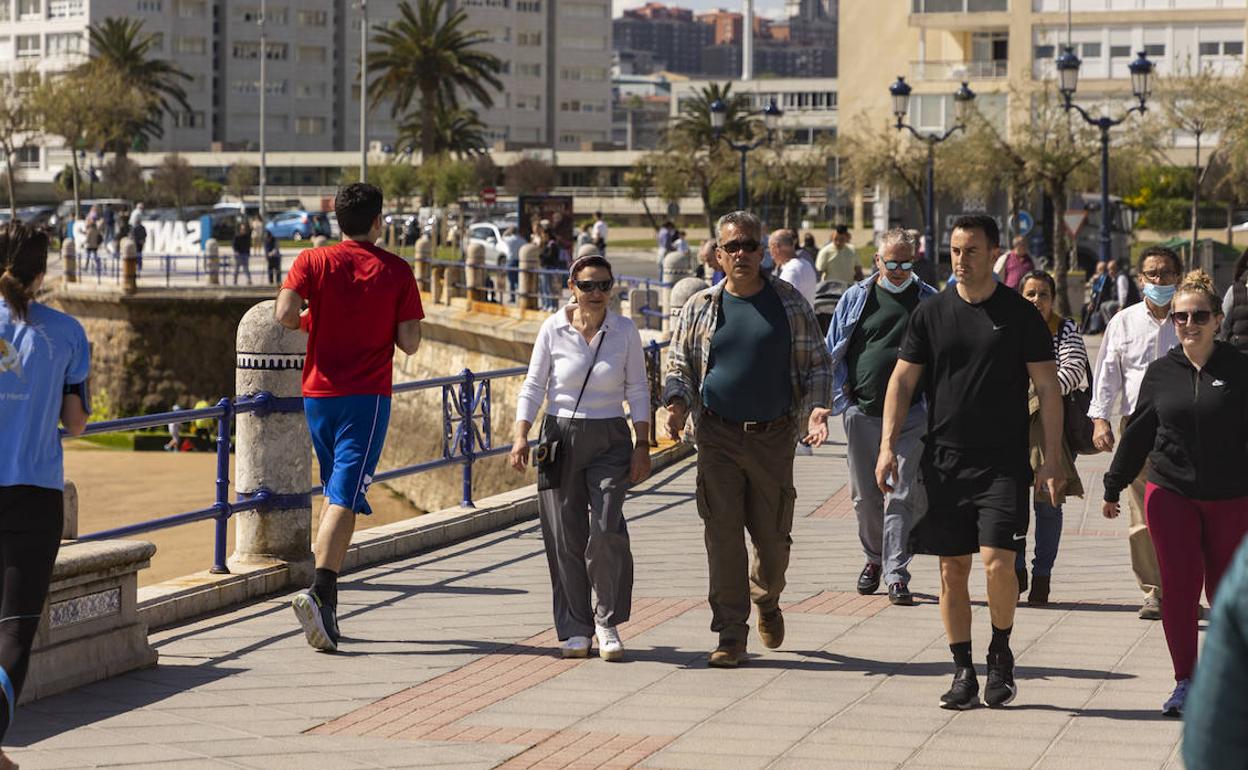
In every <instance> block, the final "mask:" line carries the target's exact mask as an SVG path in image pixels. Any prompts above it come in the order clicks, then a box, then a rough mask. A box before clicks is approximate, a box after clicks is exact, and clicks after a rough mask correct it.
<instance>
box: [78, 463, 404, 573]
mask: <svg viewBox="0 0 1248 770" xmlns="http://www.w3.org/2000/svg"><path fill="white" fill-rule="evenodd" d="M65 447H66V452H65V478H67V479H69V480H71V481H73V482H74V484H76V485H77V487H78V499H79V509H78V532H79V533H80V534H84V535H85V534H89V533H91V532H98V531H100V530H103V529H111V528H113V527H120V526H123V525H125V524H136V523H138V522H142V521H149V520H151V519H154V518H157V517H159V516H168V515H170V514H174V513H182V512H183V511H192V510H196V509H199V508H206V507H208V506H210V505H212V502H213V500H214V495H215V483H216V465H217V458H216V455H215V454H213V453H210V452H177V453H172V452H130V451H124V450H116V449H101V448H96V447H93V446H91V445H89V444H83V443H80V442H67V443H66V444H65ZM232 460H233V458H231V476H232V475H233V468H232ZM317 472H318V471H317V468H316V461H315V460H313V463H312V473H313V476H316V474H317ZM318 482H319V479H318V481H311V482H309V486H311V484H313V483H318ZM232 493H233V490H231V494H232ZM368 501H369V504H370V505H371V506H372V507H373V515H372V516H367V517H364V516H361V517H359V527H360V528H366V527H370V526H374V527H375V526H378V525H380V524H388V523H390V522H394V521H400V520H402V519H407V518H410V517H412V516H417V515H419V514H420V513H421V511H420V509H418V508H416V507H415V506H413V505H412V504H411V503H409V502H408V501H407V500H406V499H405V498H402V497H399V496H398V495H396V494H394V493H393V492H391V491H389V490H388V489H386V488H385V487H382V486H377V487H374V488H373V489H372V490H371V491H370V492H369V495H368ZM320 504H321V498H319V497H318V498H316V499H315V500H313V505H314V508H313V514H312V515H313V528H314V531H315V526H316V520H317V519H318V518H319V515H318V514H319V506H320ZM213 530H214V522H212V521H202V522H196V523H194V524H186V525H183V526H180V527H173V528H171V529H164V530H159V531H157V532H149V533H146V534H143V535H135V536H134V538H133V539H136V540H148V541H151V542H153V543H155V544H156V556H154V557H153V558H152V566H151V567H150V568H148V569H146V570H143V571H142V572H140V573H139V584H140V585H147V584H149V583H157V582H160V581H162V580H167V579H169V578H174V577H178V576H180V575H186V574H189V573H191V572H197V571H199V570H205V569H208V568H209V567H211V566H212V548H213ZM229 534H230V538H229V544H228V547H227V549H226V552H227V554H230V553H233V552H234V523H233V522H230V529H229Z"/></svg>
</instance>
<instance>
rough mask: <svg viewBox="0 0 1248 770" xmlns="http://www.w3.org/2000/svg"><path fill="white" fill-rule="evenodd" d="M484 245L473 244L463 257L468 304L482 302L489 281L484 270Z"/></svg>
mask: <svg viewBox="0 0 1248 770" xmlns="http://www.w3.org/2000/svg"><path fill="white" fill-rule="evenodd" d="M484 265H485V244H482V243H474V244H472V245H471V246H469V247H468V253H467V254H465V255H464V285H465V286H467V287H468V290H467V293H468V301H469V302H484V301H485V293H486V289H487V287H488V286H489V279H488V278H487V277H486V273H485V270H483V269H482V267H483V266H484Z"/></svg>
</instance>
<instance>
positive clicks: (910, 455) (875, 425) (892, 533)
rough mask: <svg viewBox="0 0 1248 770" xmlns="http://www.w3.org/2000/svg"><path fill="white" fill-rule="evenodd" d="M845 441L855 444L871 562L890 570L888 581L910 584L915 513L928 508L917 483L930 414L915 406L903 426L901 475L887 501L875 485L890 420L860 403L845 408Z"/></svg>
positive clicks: (853, 490)
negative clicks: (908, 541) (909, 546)
mask: <svg viewBox="0 0 1248 770" xmlns="http://www.w3.org/2000/svg"><path fill="white" fill-rule="evenodd" d="M844 419H845V437H846V441H847V442H848V444H849V447H848V449H847V450H846V453H845V454H846V457H847V458H848V459H849V491H850V495H851V496H852V498H853V501H854V514H855V515H856V516H857V517H858V539H859V540H860V541H861V542H862V552H863V553H864V554H865V555H866V557H867V561H868V562H870V563H872V564H879V565H881V566H882V567H883V568H884V583H885V585H892V584H893V583H909V582H910V570H909V569H908V567H909V565H910V558H911V556H912V554H911V553H910V552H909V551H907V550H906V539H907V538H909V537H910V526H911V525H912V524H913V523H914V512H915V510H916V509H917V508H920V507H921V506H923V505H924V504H925V503H924V494H923V485H922V484H919V483H917V477H918V473H919V457H920V456H921V455H922V454H923V433H924V431H925V429H926V427H927V410H926V409H924V408H923V407H921V406H911V407H910V411H909V413H907V414H906V421H905V422H904V423H902V426H901V438H900V440H898V442H897V475H898V476H899V478H898V479H897V480H896V481H895V482H894V484H893V493H892V494H890V495H889V496H888V500H887V501H886V500H885V499H884V493H883V492H881V491H880V488H879V486H878V485H877V484H876V482H875V464H876V461H877V460H879V457H880V438H881V435H882V434H883V432H884V420H883V418H880V417H872V416H870V415H868V414H866V413H864V412H863V411H862V410H861V409H859V408H858V407H857V406H856V405H855V406H851V407H850V408H849V409H847V410H845V418H844Z"/></svg>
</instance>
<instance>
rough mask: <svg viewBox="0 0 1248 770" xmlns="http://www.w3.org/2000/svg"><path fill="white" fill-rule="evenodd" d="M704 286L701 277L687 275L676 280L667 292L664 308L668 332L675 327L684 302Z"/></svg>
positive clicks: (705, 285)
mask: <svg viewBox="0 0 1248 770" xmlns="http://www.w3.org/2000/svg"><path fill="white" fill-rule="evenodd" d="M706 287H707V283H706V281H704V280H702V279H701V278H694V277H692V276H689V277H686V278H681V279H680V280H679V281H677V282H676V285H675V286H673V287H672V288H671V290H669V291H668V292H667V297H666V304H665V305H664V310H666V311H667V319H666V320H667V332H668V334H670V333H671V331H672V330H673V329H675V328H676V322H677V321H678V320H680V312H681V310H683V309H684V307H685V303H686V302H688V301H689V298H690V297H692V296H693V295H694V294H697V293H698V292H700V291H702V290H703V289H705V288H706Z"/></svg>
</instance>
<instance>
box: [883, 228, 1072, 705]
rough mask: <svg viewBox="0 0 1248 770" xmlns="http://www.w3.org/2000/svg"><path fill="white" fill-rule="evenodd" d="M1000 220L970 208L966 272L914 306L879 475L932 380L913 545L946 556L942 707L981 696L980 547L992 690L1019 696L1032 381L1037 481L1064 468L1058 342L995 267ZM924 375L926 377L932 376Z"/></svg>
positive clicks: (891, 461)
mask: <svg viewBox="0 0 1248 770" xmlns="http://www.w3.org/2000/svg"><path fill="white" fill-rule="evenodd" d="M999 242H1000V234H999V232H998V229H997V224H996V222H995V221H994V220H993V219H992V218H991V217H987V216H979V215H973V216H965V217H960V218H959V219H958V220H957V221H956V222H954V225H953V232H952V234H951V236H950V254H951V256H952V257H953V270H954V274H955V275H956V276H957V281H958V282H957V286H956V288H955V290H954V291H946V292H942V293H941V294H940V295H939V296H937V297H935V298H933V299H931V300H929V301H927V302H924V303H921V304H920V305H919V306H918V307H917V308H916V309H915V311H914V313H913V314H912V315H911V316H910V324H909V327H908V328H907V330H906V336H905V338H904V339H903V340H902V343H901V348H900V350H899V351H898V362H897V366H896V368H895V369H894V370H893V375H892V377H891V379H890V380H889V384H888V394H887V396H886V397H885V404H884V437H883V439H882V441H881V444H880V459H879V463H878V464H877V466H876V480H877V482H878V483H879V485H880V488H881V489H882V490H884V491H886V492H887V491H891V489H892V479H893V478H894V477H895V476H896V473H897V459H896V454H895V452H896V448H897V444H898V437H899V434H900V432H901V426H902V422H903V420H904V418H905V415H906V410H907V408H908V407H909V405H910V402H911V399H912V398H913V394H914V391H915V389H916V388H917V387H918V386H919V383H920V381H923V382H924V388H925V395H926V396H927V402H928V430H927V435H926V437H925V438H924V452H923V458H922V460H921V462H920V469H921V470H920V473H921V474H922V476H923V481H924V485H925V487H926V491H927V498H928V508H927V513H926V515H925V516H924V517H923V518H922V519H920V520H919V521H918V522H916V523H915V525H914V529H913V530H912V532H911V541H910V545H911V549H912V550H913V551H914V552H915V553H929V554H935V555H937V556H939V557H940V578H941V591H940V613H941V617H942V619H943V620H944V623H945V633H946V634H947V635H948V637H949V649H950V650H951V651H952V652H953V659H954V665H955V669H956V670H955V673H954V678H953V686H952V687H951V688H950V689H949V691H948V692H946V693H945V694H944V695H943V696H941V699H940V705H941V707H942V708H952V709H965V708H970V707H972V706H974V705H976V704H977V703H978V702H979V682H978V680H977V679H976V678H975V668H974V664H973V662H972V658H971V601H970V594H969V592H968V588H967V582H968V580H969V578H970V573H971V554H973V553H975V552H976V551H978V552H979V554H980V557H981V558H982V560H983V562H984V570H985V572H986V575H987V579H988V609H989V612H990V614H991V617H992V644H991V645H990V646H989V648H988V682H987V685H986V686H985V688H984V700H985V701H986V702H987V704H988V705H989V706H1004V705H1005V704H1007V703H1009V702H1010V701H1012V700H1013V699H1014V696H1015V694H1016V693H1017V687H1016V686H1015V684H1014V656H1013V653H1011V652H1010V631H1011V630H1013V626H1014V609H1015V606H1016V605H1017V603H1018V579H1017V577H1015V573H1014V558H1015V552H1016V551H1017V550H1019V549H1020V548H1022V547H1023V546H1024V545H1025V543H1026V539H1027V524H1028V515H1027V493H1028V486H1029V485H1030V483H1031V481H1032V474H1031V467H1030V464H1029V451H1028V409H1027V402H1028V381H1030V382H1031V384H1033V385H1034V386H1035V389H1036V395H1037V396H1038V397H1039V399H1040V416H1041V422H1042V424H1043V427H1044V435H1045V436H1046V444H1047V446H1046V447H1045V452H1044V457H1045V458H1046V459H1045V464H1044V465H1042V466H1041V467H1040V468H1039V470H1037V472H1036V474H1035V482H1036V485H1037V487H1040V486H1047V488H1048V489H1049V492H1050V494H1051V495H1054V496H1056V493H1057V491H1058V490H1059V489H1060V487H1061V482H1062V480H1061V478H1060V474H1061V471H1060V470H1059V468H1058V466H1057V464H1056V463H1053V462H1051V461H1050V460H1049V458H1058V457H1061V444H1060V442H1061V436H1062V400H1061V391H1060V389H1059V386H1058V382H1057V365H1056V364H1055V363H1054V361H1053V341H1052V337H1051V336H1050V334H1049V330H1048V327H1047V326H1046V325H1045V323H1044V320H1043V319H1042V318H1041V317H1040V314H1039V313H1037V312H1036V310H1035V308H1034V307H1032V306H1031V304H1030V303H1028V302H1027V301H1026V300H1025V299H1023V298H1022V297H1021V296H1020V295H1019V294H1018V293H1017V292H1014V291H1011V290H1010V289H1008V288H1007V287H1005V286H1003V285H1001V284H999V283H998V282H997V281H996V279H995V278H994V277H993V274H992V266H993V263H994V262H995V261H996V259H997V254H998V252H999V251H1000V246H999ZM924 375H926V378H924Z"/></svg>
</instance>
